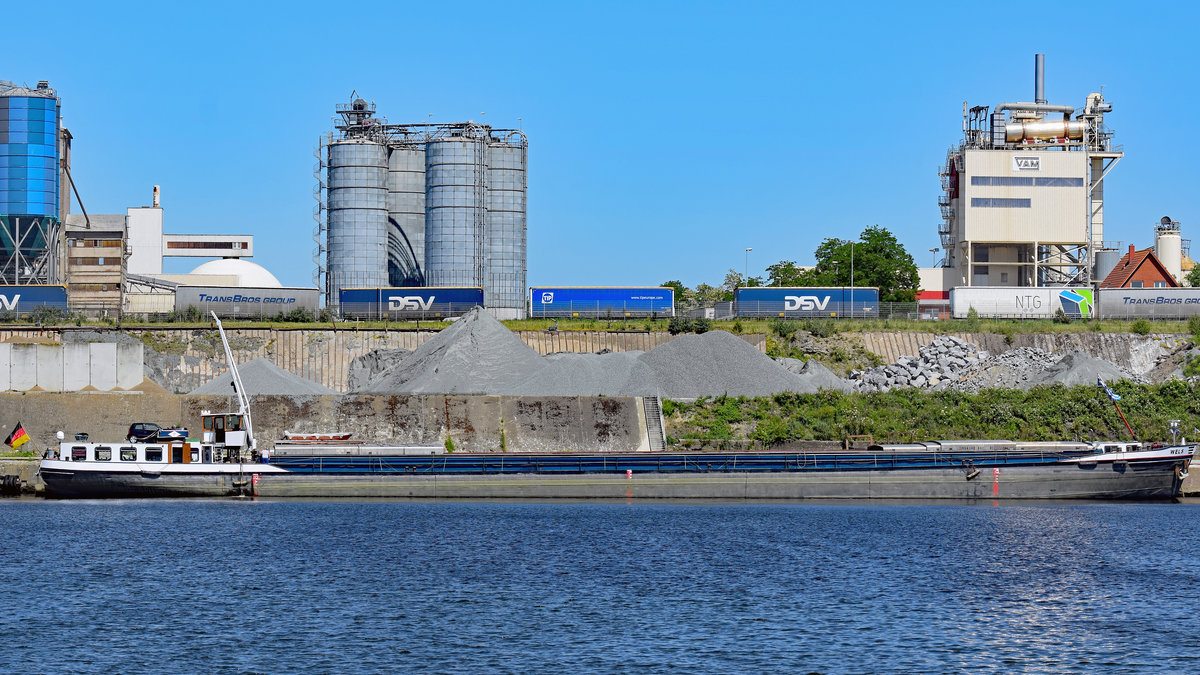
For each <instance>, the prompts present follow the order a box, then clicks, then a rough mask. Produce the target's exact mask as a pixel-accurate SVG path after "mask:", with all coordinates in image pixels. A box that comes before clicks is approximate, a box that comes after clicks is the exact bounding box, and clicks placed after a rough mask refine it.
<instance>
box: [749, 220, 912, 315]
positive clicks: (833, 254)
mask: <svg viewBox="0 0 1200 675" xmlns="http://www.w3.org/2000/svg"><path fill="white" fill-rule="evenodd" d="M859 239H860V241H856V242H849V241H846V240H844V239H837V238H829V239H826V240H825V241H823V242H821V245H820V246H818V247H817V250H816V253H815V256H816V259H817V264H816V266H815V267H814V268H813V269H812V270H809V272H808V273H804V274H802V275H800V277H801V278H800V279H798V281H800V282H802V283H798V284H796V285H799V286H851V285H854V286H874V287H877V288H878V289H879V300H880V301H882V302H913V301H914V300H915V299H916V293H917V284H919V283H920V281H919V279H918V277H917V265H916V263H914V262H913V259H912V256H911V255H909V253H908V251H906V250H905V249H904V245H903V244H901V243H900V242H899V241H897V240H896V236H895V235H893V234H892V233H891V232H889V231H888V230H887V228H883V227H879V226H878V225H874V226H872V227H868V228H867V229H865V230H863V232H862V234H861V235H859ZM851 255H853V264H852V263H851ZM851 267H853V275H854V276H853V278H851V273H852V270H851ZM768 269H769V268H768Z"/></svg>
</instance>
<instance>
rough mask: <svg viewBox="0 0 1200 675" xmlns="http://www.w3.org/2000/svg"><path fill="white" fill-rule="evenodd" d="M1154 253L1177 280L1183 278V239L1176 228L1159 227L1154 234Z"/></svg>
mask: <svg viewBox="0 0 1200 675" xmlns="http://www.w3.org/2000/svg"><path fill="white" fill-rule="evenodd" d="M1154 255H1155V256H1157V257H1158V261H1159V262H1161V263H1162V265H1163V267H1165V268H1166V270H1167V271H1168V272H1170V273H1171V276H1173V277H1175V281H1180V280H1181V279H1182V278H1183V239H1182V237H1180V235H1179V229H1178V225H1177V224H1176V229H1173V230H1171V229H1165V228H1161V227H1160V228H1159V230H1158V231H1157V232H1156V233H1155V236H1154Z"/></svg>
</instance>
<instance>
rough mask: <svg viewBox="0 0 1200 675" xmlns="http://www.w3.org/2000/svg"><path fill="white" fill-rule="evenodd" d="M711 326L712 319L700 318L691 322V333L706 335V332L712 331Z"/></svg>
mask: <svg viewBox="0 0 1200 675" xmlns="http://www.w3.org/2000/svg"><path fill="white" fill-rule="evenodd" d="M712 324H713V322H712V319H709V318H707V317H700V318H699V319H693V320H692V332H693V333H707V332H708V331H710V330H712Z"/></svg>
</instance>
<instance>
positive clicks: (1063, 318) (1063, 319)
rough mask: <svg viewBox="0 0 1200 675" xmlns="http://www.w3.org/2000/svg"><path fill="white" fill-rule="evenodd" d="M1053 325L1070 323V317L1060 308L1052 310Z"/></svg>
mask: <svg viewBox="0 0 1200 675" xmlns="http://www.w3.org/2000/svg"><path fill="white" fill-rule="evenodd" d="M1054 323H1071V317H1069V316H1067V313H1066V312H1064V311H1063V308H1062V307H1059V308H1058V309H1056V310H1054Z"/></svg>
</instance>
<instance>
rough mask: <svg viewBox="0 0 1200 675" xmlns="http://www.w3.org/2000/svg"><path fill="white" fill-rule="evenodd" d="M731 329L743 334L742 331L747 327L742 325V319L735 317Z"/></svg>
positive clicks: (735, 332) (735, 333)
mask: <svg viewBox="0 0 1200 675" xmlns="http://www.w3.org/2000/svg"><path fill="white" fill-rule="evenodd" d="M730 330H732V331H733V333H734V335H741V334H742V331H744V330H746V327H745V326H743V325H742V320H741V319H734V320H733V325H732V326H730Z"/></svg>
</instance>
